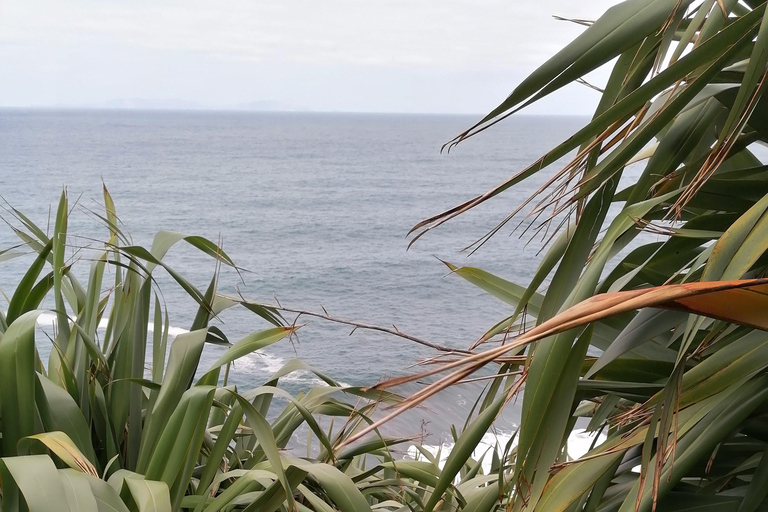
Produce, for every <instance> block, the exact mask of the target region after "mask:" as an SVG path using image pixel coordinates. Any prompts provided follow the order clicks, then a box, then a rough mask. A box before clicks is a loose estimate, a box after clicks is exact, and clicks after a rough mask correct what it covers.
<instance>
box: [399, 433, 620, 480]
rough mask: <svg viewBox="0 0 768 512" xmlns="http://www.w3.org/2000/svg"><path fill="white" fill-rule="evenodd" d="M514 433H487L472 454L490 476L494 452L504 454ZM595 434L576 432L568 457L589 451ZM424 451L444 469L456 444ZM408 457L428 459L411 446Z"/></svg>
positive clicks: (430, 446)
mask: <svg viewBox="0 0 768 512" xmlns="http://www.w3.org/2000/svg"><path fill="white" fill-rule="evenodd" d="M513 435H514V433H513V432H501V431H497V432H487V433H486V434H485V435H484V436H483V438H482V439H481V440H480V443H478V445H477V447H476V448H475V450H474V451H473V452H472V458H473V459H474V460H480V459H482V461H483V462H482V467H483V472H484V473H485V474H488V473H489V472H490V470H491V463H492V461H493V452H494V451H495V452H496V453H498V454H500V455H501V454H503V452H504V450H505V448H506V447H507V444H509V442H510V439H512V437H513ZM595 435H596V434H594V433H591V432H587V431H586V430H576V431H574V432H573V433H572V434H571V435H570V437H569V438H568V446H567V448H568V456H569V457H570V458H571V459H577V458H579V457H581V456H582V455H584V454H585V453H587V452H588V451H589V448H590V446H592V443H593V442H594V440H595ZM604 440H605V435H602V434H601V435H600V437H599V438H598V440H597V442H598V444H599V443H601V442H603V441H604ZM515 446H517V436H515V438H514V439H512V446H511V448H513V447H515ZM421 447H422V448H423V449H425V450H426V451H428V452H429V453H431V454H432V455H433V456H435V457H437V456H438V454H439V455H440V459H439V461H438V465H439V466H440V468H442V467H443V466H444V465H445V461H446V460H448V455H450V453H451V450H452V449H453V447H454V443H444V444H441V445H421ZM407 453H408V457H409V458H410V459H413V460H427V458H426V457H425V456H424V455H423V454H422V453H421V452H419V450H418V449H417V448H416V446H414V445H411V446H409V447H408V451H407Z"/></svg>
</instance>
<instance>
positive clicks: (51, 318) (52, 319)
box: [37, 312, 189, 338]
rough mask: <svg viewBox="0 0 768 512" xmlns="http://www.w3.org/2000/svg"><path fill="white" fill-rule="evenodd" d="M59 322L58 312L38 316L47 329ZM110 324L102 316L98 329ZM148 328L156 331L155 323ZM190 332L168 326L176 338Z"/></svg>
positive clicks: (38, 324)
mask: <svg viewBox="0 0 768 512" xmlns="http://www.w3.org/2000/svg"><path fill="white" fill-rule="evenodd" d="M69 319H70V320H71V321H73V322H74V321H75V320H76V319H75V318H72V317H69ZM57 324H58V317H57V316H56V313H47V312H46V313H42V314H41V315H40V316H38V317H37V326H38V327H42V328H46V329H54V328H55V327H56V325H57ZM108 324H109V320H108V319H106V318H102V319H101V321H100V322H99V325H98V329H99V330H101V331H103V330H106V328H107V325H108ZM147 330H148V331H149V332H154V331H155V325H154V323H148V324H147ZM188 332H189V329H184V328H183V327H175V326H173V325H170V326H168V336H170V337H172V338H175V337H176V336H178V335H180V334H186V333H188Z"/></svg>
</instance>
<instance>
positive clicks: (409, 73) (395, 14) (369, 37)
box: [0, 0, 616, 115]
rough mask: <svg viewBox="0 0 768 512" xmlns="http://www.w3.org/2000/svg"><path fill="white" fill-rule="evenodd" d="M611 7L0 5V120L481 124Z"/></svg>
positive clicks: (331, 2) (571, 108) (559, 102)
mask: <svg viewBox="0 0 768 512" xmlns="http://www.w3.org/2000/svg"><path fill="white" fill-rule="evenodd" d="M614 3H616V1H615V0H590V1H588V2H578V1H575V0H539V1H536V2H522V1H520V0H501V1H500V0H481V1H477V0H475V1H472V0H322V1H317V0H269V1H262V0H227V1H226V2H222V1H209V0H184V1H173V0H153V1H145V0H67V1H64V2H62V1H61V0H2V1H0V76H2V80H0V106H4V107H73V108H78V107H97V108H110V107H118V108H210V109H279V110H311V111H345V112H409V113H419V112H424V113H471V114H477V113H483V112H486V111H488V110H490V109H491V108H493V107H495V106H496V105H497V104H498V103H499V102H500V101H501V100H503V99H504V97H505V96H506V95H507V94H509V92H510V91H511V90H512V89H513V88H514V86H515V85H516V84H517V83H519V82H520V80H521V79H522V78H524V77H525V75H526V74H527V73H529V72H530V71H532V70H533V69H535V67H536V66H537V65H538V64H541V63H543V62H544V61H545V60H546V59H547V58H548V57H550V56H552V55H553V54H554V53H555V52H557V50H558V49H559V48H561V47H562V46H563V45H565V44H566V43H567V42H569V41H570V40H571V39H573V38H574V37H576V36H577V35H578V34H579V33H580V32H581V31H583V30H584V27H582V26H580V25H576V24H574V23H569V22H563V21H557V20H555V19H554V18H553V17H552V15H560V16H566V17H572V18H586V19H595V18H597V17H598V16H599V15H600V14H602V13H603V12H604V11H605V9H607V8H608V7H609V6H610V5H612V4H614ZM605 76H607V75H606V73H602V74H601V73H600V72H598V73H597V76H595V77H594V81H596V82H598V83H599V82H600V81H601V80H603V81H604V77H605ZM597 99H598V93H596V92H595V91H592V90H590V89H588V88H586V87H584V86H580V85H573V86H570V87H569V88H567V89H565V90H563V91H562V92H560V93H558V94H556V95H554V97H552V98H551V99H548V100H546V101H545V102H543V103H541V104H539V105H534V106H532V108H531V109H529V111H528V112H529V113H531V114H574V115H578V114H589V113H591V111H592V110H593V109H594V106H595V105H596V103H597Z"/></svg>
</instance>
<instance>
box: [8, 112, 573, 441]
mask: <svg viewBox="0 0 768 512" xmlns="http://www.w3.org/2000/svg"><path fill="white" fill-rule="evenodd" d="M476 120H477V118H476V117H472V116H453V115H384V114H380V115H374V114H325V113H240V112H195V111H186V112H185V111H178V112H170V111H169V112H164V111H163V112H161V111H117V110H113V111H107V110H103V111H96V110H93V111H74V110H68V111H63V110H62V111H55V110H50V111H49V110H1V111H0V144H1V145H2V150H1V151H0V195H2V199H3V200H4V201H5V206H6V207H7V206H8V205H11V206H13V207H15V208H17V209H19V210H20V211H22V212H23V213H24V214H25V215H27V216H28V217H30V218H32V219H33V220H34V221H36V222H38V223H39V225H41V226H47V225H48V223H49V215H50V212H51V209H53V211H55V207H56V203H57V201H58V198H59V195H60V194H61V191H62V188H63V187H67V190H68V193H69V198H70V204H71V205H74V207H73V211H72V217H71V219H70V227H69V233H70V236H69V240H68V242H69V243H70V244H71V245H72V258H73V260H77V259H80V260H83V261H81V263H80V264H79V266H81V267H82V268H81V271H85V272H87V269H88V261H87V260H88V259H89V257H91V256H90V255H92V254H93V252H92V251H91V250H89V248H93V247H96V248H98V247H99V244H98V240H104V239H106V237H107V232H106V228H105V227H104V226H103V225H101V224H100V223H99V222H98V221H97V220H95V219H94V217H93V215H92V214H91V213H90V212H91V211H96V212H103V199H102V196H101V187H102V182H103V183H104V184H105V185H106V186H107V188H108V189H109V191H110V193H111V195H112V197H113V198H114V200H115V203H116V207H117V213H118V216H119V217H120V220H121V221H122V224H123V228H124V230H125V231H127V232H128V233H129V234H130V235H131V236H132V238H133V240H134V242H135V243H136V244H141V245H145V246H147V247H148V246H149V245H150V244H151V242H152V237H153V235H154V233H155V232H157V231H158V230H161V229H166V230H172V231H180V232H184V233H188V234H194V235H202V236H205V237H208V238H209V239H211V240H213V241H218V240H221V241H222V243H223V247H224V250H225V251H226V252H227V253H228V254H229V256H230V257H232V259H234V261H235V262H236V263H237V264H238V265H239V266H241V267H243V268H245V269H247V272H245V273H243V275H242V278H243V280H242V281H241V280H240V278H239V276H238V275H237V273H235V272H233V271H231V270H225V271H224V273H223V275H222V279H221V281H220V290H221V291H223V292H225V293H242V294H243V295H244V296H246V297H248V298H252V299H255V300H259V301H262V302H269V303H275V301H276V300H279V301H280V303H281V304H282V305H284V306H286V307H290V308H295V309H305V310H313V311H317V312H322V311H323V308H324V309H325V310H327V311H328V312H329V313H330V314H331V315H332V316H338V317H342V318H346V319H352V320H357V321H363V322H366V323H375V324H380V325H383V326H392V325H394V326H396V327H397V329H399V330H401V331H403V332H407V333H410V334H413V335H415V336H418V337H420V338H424V339H428V340H431V341H434V342H436V343H440V344H443V345H449V346H453V347H467V346H468V345H470V344H471V343H472V342H473V341H474V340H475V339H477V338H478V337H479V336H480V335H481V334H482V333H483V332H484V331H485V330H486V329H488V328H489V327H490V326H492V325H493V324H494V323H495V322H497V321H498V320H500V319H502V318H503V317H504V316H505V315H508V314H509V313H510V312H511V308H510V307H509V306H507V305H505V304H503V303H501V302H499V301H498V300H496V299H494V298H493V297H491V296H489V295H487V294H485V293H483V292H482V291H480V290H479V289H477V288H475V287H473V286H472V285H470V284H469V283H467V282H465V281H463V280H462V279H460V278H459V277H457V276H454V275H450V274H449V272H448V269H447V268H446V267H445V266H444V265H443V264H442V263H441V262H440V261H439V260H438V258H440V259H442V260H446V261H449V262H452V263H454V264H457V265H471V266H476V267H480V268H482V269H484V270H487V271H490V272H493V273H495V274H497V275H499V276H501V277H504V278H506V279H510V280H512V281H515V282H517V283H519V284H527V282H528V280H529V279H530V278H531V276H532V275H533V272H534V270H535V268H536V265H537V263H538V261H539V254H538V251H539V248H540V243H539V242H538V241H531V240H530V238H528V237H524V238H522V239H520V238H519V237H518V236H517V233H515V234H511V231H512V230H511V227H512V226H514V224H510V229H506V230H502V231H501V232H500V233H499V234H498V235H497V236H495V237H494V238H492V239H491V241H490V242H488V243H487V244H486V245H484V246H483V247H482V248H481V249H480V250H479V251H477V252H476V253H474V254H473V255H472V256H468V253H467V252H466V251H462V249H463V248H464V247H466V246H467V245H469V244H471V243H472V242H474V241H475V240H476V239H477V238H479V237H481V236H482V235H484V234H485V233H486V232H487V231H488V230H489V229H491V228H492V227H494V226H495V225H496V223H497V222H498V221H500V220H501V219H503V218H504V217H505V216H506V215H507V214H508V213H509V212H510V211H511V210H512V209H513V208H514V207H515V206H517V204H519V202H520V201H521V200H522V199H524V198H525V197H526V196H527V195H528V194H529V193H531V192H532V191H534V190H535V189H536V188H538V186H539V185H540V184H541V183H542V182H543V179H544V175H542V176H541V177H536V178H534V179H532V180H530V183H528V182H526V183H523V184H522V185H521V186H519V187H517V188H515V189H513V190H511V191H509V192H507V193H505V194H503V195H502V196H500V197H498V198H497V199H495V200H492V201H490V202H488V203H486V204H485V205H483V206H482V207H480V208H478V209H476V210H474V211H471V212H469V213H468V214H465V215H464V216H461V217H459V218H457V219H455V220H453V221H451V222H449V223H447V224H445V225H443V226H442V227H440V228H439V229H438V230H436V231H433V232H431V233H429V234H427V235H426V236H425V237H424V238H422V239H421V240H419V241H418V242H417V243H416V244H415V245H414V246H413V247H411V249H410V250H406V248H407V245H408V241H409V240H408V239H407V238H406V234H407V233H408V231H409V229H410V228H411V227H412V226H413V225H414V224H416V223H417V222H418V221H420V220H422V219H424V218H427V217H429V216H432V215H434V214H436V213H439V212H441V211H443V210H445V209H447V208H449V207H452V206H455V205H456V204H458V203H460V202H463V201H465V200H467V199H469V198H471V197H473V196H474V195H476V194H478V193H481V192H484V191H485V190H487V189H489V188H490V187H492V186H493V185H495V184H497V183H498V182H500V181H501V180H503V179H505V178H506V177H508V176H510V175H512V174H513V173H515V172H516V171H518V170H520V169H522V168H523V167H524V166H525V165H527V164H528V163H530V162H532V161H533V160H535V159H536V158H538V157H539V156H541V155H542V154H543V153H545V152H546V151H547V150H548V149H550V148H551V147H553V146H554V145H556V144H557V143H558V142H561V141H562V140H565V139H566V138H567V137H568V136H569V135H570V134H571V133H572V132H573V131H574V130H576V129H578V128H579V127H581V126H583V124H584V123H585V122H586V121H587V119H586V118H580V117H526V116H520V117H513V118H511V119H509V120H507V121H505V122H503V123H501V124H499V125H497V126H496V127H494V128H493V129H491V130H488V131H486V132H485V133H483V134H482V135H480V136H477V137H475V138H472V139H470V140H468V141H465V142H463V143H462V144H460V145H459V146H458V147H456V148H454V150H453V151H451V153H450V154H446V153H443V154H441V153H440V147H441V145H442V144H443V143H444V142H446V141H448V140H450V139H451V138H453V137H454V136H455V135H457V134H458V133H460V132H461V131H462V130H463V129H465V128H468V127H469V126H470V125H471V124H473V122H475V121H476ZM553 170H554V169H553ZM548 174H549V173H547V175H548ZM2 215H3V217H6V218H8V215H7V214H6V213H2ZM518 233H519V232H518ZM16 243H18V240H17V239H16V238H15V235H14V234H13V233H12V232H11V230H10V229H8V228H7V227H5V226H3V227H0V249H2V248H5V247H9V246H11V245H14V244H16ZM167 261H168V263H169V264H170V265H171V266H172V267H174V268H175V269H176V270H178V271H179V272H180V273H182V274H183V275H185V276H187V277H188V278H189V279H190V280H191V281H192V282H193V283H195V284H196V285H198V286H199V287H201V288H205V286H207V283H208V282H209V281H210V278H211V276H212V273H213V271H214V262H213V261H212V260H211V259H210V258H209V257H207V256H205V255H202V254H201V253H199V252H197V251H196V250H195V249H194V248H192V247H191V246H188V245H187V246H185V245H183V244H182V245H179V246H177V247H175V248H174V249H173V250H172V251H171V252H170V253H169V255H168V258H167ZM29 262H30V260H29V258H17V259H14V260H10V261H4V262H1V263H0V291H2V293H3V294H4V296H10V294H11V293H12V291H13V289H14V286H15V284H16V283H18V281H19V279H20V278H21V276H22V273H23V272H24V270H25V268H26V266H27V265H28V264H29ZM159 277H160V278H159V285H160V288H161V291H162V294H163V297H164V299H165V301H166V303H167V304H168V307H169V310H170V314H171V318H170V322H171V325H172V326H174V327H175V328H176V329H177V330H178V331H177V332H182V331H183V329H185V328H188V327H189V325H190V324H191V322H192V318H193V316H194V313H195V310H196V304H195V302H194V301H193V300H192V299H191V298H190V297H188V296H187V295H186V293H185V292H184V291H183V290H181V289H180V288H179V287H178V286H177V285H176V284H175V283H174V282H173V281H172V280H170V279H169V278H167V276H159ZM4 296H3V297H1V298H0V304H1V306H0V307H3V308H5V307H7V300H6V299H5V297H4ZM44 306H46V307H52V304H51V303H48V304H44ZM287 318H289V319H292V317H291V316H290V315H287ZM299 323H301V324H305V325H304V326H303V327H302V328H301V329H300V331H299V335H298V338H297V339H296V340H295V341H294V342H292V343H291V342H287V341H285V342H281V343H278V344H276V345H273V346H271V347H269V348H267V349H265V350H264V351H262V352H260V353H256V354H253V355H250V356H248V357H246V358H244V359H243V360H241V361H239V362H238V363H237V364H236V365H235V367H234V369H233V371H232V374H231V379H232V382H234V383H236V384H238V385H239V386H241V387H248V386H256V385H259V384H261V383H263V382H264V381H265V380H266V378H267V377H268V376H269V375H270V374H271V373H272V372H274V371H276V370H278V369H279V368H280V367H281V366H282V365H283V364H284V363H285V362H287V361H288V360H290V359H292V358H299V359H302V360H303V361H305V362H307V363H309V364H310V365H312V366H314V367H316V368H318V369H319V370H321V371H323V372H324V373H326V374H328V375H329V376H331V377H333V378H335V379H338V380H339V381H341V382H344V383H347V384H351V385H370V384H373V383H375V382H377V381H379V380H380V379H382V378H385V377H391V376H395V375H401V374H404V373H406V372H413V371H417V370H418V368H414V367H413V365H414V364H416V363H417V362H418V361H420V360H422V359H424V358H426V357H429V356H431V355H433V354H434V353H433V352H432V351H431V350H430V349H427V348H425V347H422V346H419V345H416V344H414V343H412V342H409V341H406V340H403V339H400V338H397V337H393V336H389V335H386V334H381V333H376V332H370V331H365V330H361V329H358V330H357V331H355V332H354V333H353V334H351V335H350V331H351V328H350V327H347V326H340V325H337V324H333V323H329V322H326V321H323V320H319V319H315V318H310V317H302V318H301V319H300V322H299ZM219 326H220V328H222V330H224V332H225V333H226V334H227V335H228V336H229V338H230V339H239V337H242V336H244V335H245V334H247V333H249V332H252V331H255V330H259V329H263V328H266V327H267V324H266V323H265V322H263V321H262V320H261V319H260V318H258V317H256V316H254V315H253V314H251V313H248V312H245V311H240V310H238V311H227V312H225V313H224V314H223V315H222V317H221V325H219ZM221 350H222V349H221V348H220V347H215V346H210V347H207V348H206V350H205V352H204V358H205V359H206V360H210V361H212V360H213V359H215V358H216V357H217V356H218V355H219V354H220V352H221ZM286 384H287V385H288V387H289V388H290V389H291V390H292V391H297V390H299V389H305V388H307V387H308V386H311V385H314V384H316V380H315V379H314V378H313V377H312V375H311V374H299V375H294V376H292V377H291V378H290V379H288V381H287V382H286ZM480 389H481V384H467V385H463V386H458V387H456V388H454V389H452V390H450V391H447V392H444V393H443V394H442V395H439V396H438V397H436V398H435V399H433V400H432V401H431V402H429V404H428V406H427V407H426V408H424V409H421V410H420V412H419V413H417V414H419V415H421V418H420V419H423V420H425V421H426V422H427V427H426V429H427V430H428V431H429V432H430V434H431V438H432V442H437V441H441V440H444V439H445V438H446V436H448V432H449V426H450V424H451V423H454V422H456V423H458V424H463V421H464V417H465V416H466V413H467V412H468V411H469V409H470V408H471V406H472V403H473V401H474V398H475V396H476V395H477V393H478V391H479V390H480ZM406 391H407V390H406ZM507 409H508V411H507V412H505V415H504V417H503V418H502V420H501V421H500V424H501V425H502V426H503V425H504V424H506V425H508V426H509V427H510V428H512V426H513V425H514V424H515V423H516V421H517V419H518V418H517V417H516V415H517V414H518V411H519V409H518V406H513V407H508V408H507ZM394 428H396V429H397V430H400V431H401V432H400V433H403V434H405V433H417V432H407V431H408V430H416V431H418V428H419V426H418V423H414V420H413V418H411V419H409V420H408V421H401V422H400V423H399V424H397V426H396V427H394Z"/></svg>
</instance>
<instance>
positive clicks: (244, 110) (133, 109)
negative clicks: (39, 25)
mask: <svg viewBox="0 0 768 512" xmlns="http://www.w3.org/2000/svg"><path fill="white" fill-rule="evenodd" d="M0 110H39V111H68V110H69V111H96V112H103V111H120V112H189V113H194V112H211V113H215V112H225V113H237V114H351V115H362V114H367V115H414V116H466V117H482V116H485V115H486V113H482V112H475V113H471V112H470V113H467V112H404V111H398V112H382V111H372V110H312V109H286V110H282V109H248V108H224V107H221V108H216V107H187V108H185V107H120V106H114V107H111V106H74V105H24V106H17V105H0ZM590 115H591V114H573V113H571V114H563V113H551V114H550V113H536V114H530V113H518V114H517V115H516V117H589V116H590Z"/></svg>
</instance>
